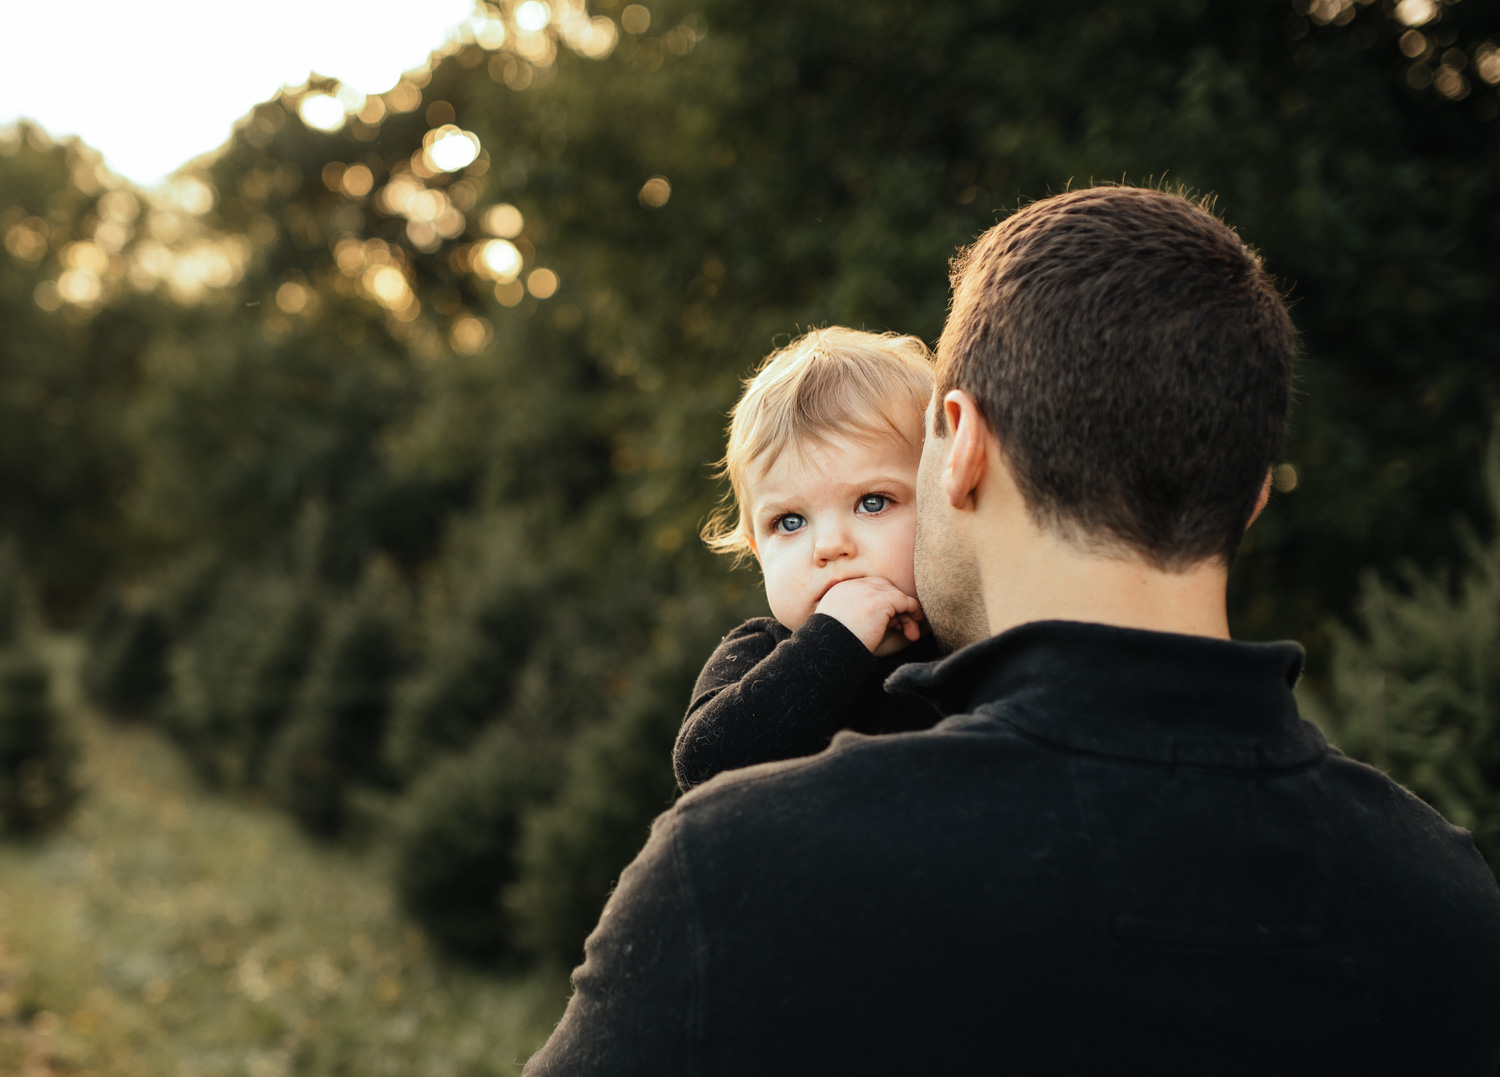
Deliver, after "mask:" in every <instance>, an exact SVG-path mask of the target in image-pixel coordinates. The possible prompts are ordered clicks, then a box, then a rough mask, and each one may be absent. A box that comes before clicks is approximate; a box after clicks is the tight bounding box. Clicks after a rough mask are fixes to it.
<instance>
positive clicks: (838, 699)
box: [672, 327, 939, 790]
mask: <svg viewBox="0 0 1500 1077" xmlns="http://www.w3.org/2000/svg"><path fill="white" fill-rule="evenodd" d="M931 392H932V372H931V358H930V356H929V355H928V352H927V349H926V347H925V346H924V345H923V344H922V342H921V341H919V340H917V339H916V338H915V337H903V336H897V335H896V334H894V333H886V334H875V333H864V332H859V331H857V330H853V329H845V328H838V327H834V328H828V329H820V330H816V331H814V332H811V333H808V334H806V335H805V336H803V337H800V338H799V339H797V340H794V341H792V343H790V344H788V345H787V346H786V347H785V348H783V349H781V350H780V351H777V352H775V353H773V354H772V355H770V356H768V357H767V358H766V360H765V362H763V363H762V364H761V366H760V367H759V369H758V370H757V371H756V373H755V375H754V376H753V377H752V378H751V379H750V380H749V382H747V383H746V386H745V392H744V394H743V395H742V396H741V397H740V401H739V403H738V404H736V405H735V407H734V410H733V411H732V412H731V413H730V423H729V448H728V450H727V452H726V453H725V456H724V461H723V469H722V475H723V476H727V477H728V479H729V485H730V490H729V493H728V494H727V495H726V497H725V502H724V504H723V505H722V506H721V508H720V510H719V512H718V513H716V514H715V516H714V517H713V518H712V519H711V520H710V521H709V523H708V525H707V526H706V527H705V528H704V533H703V537H704V540H705V541H706V542H707V543H708V545H709V546H710V547H711V548H713V549H715V550H718V551H720V552H722V553H728V554H732V555H735V556H736V557H741V558H742V557H745V556H747V555H753V556H754V557H755V559H756V560H757V561H758V562H759V564H760V569H761V574H762V577H763V578H764V580H765V586H766V597H767V598H768V599H769V600H770V605H771V613H772V614H773V615H774V619H773V618H772V617H756V618H753V619H752V620H749V621H746V622H745V623H744V624H742V625H740V627H738V628H736V629H735V630H734V631H732V632H730V633H729V635H727V636H725V637H724V639H723V641H722V642H721V643H720V644H719V646H718V648H717V649H716V650H715V651H714V653H713V655H712V656H711V657H710V658H709V660H708V664H707V665H706V666H704V668H703V672H702V673H701V674H699V676H698V683H697V686H696V687H695V688H694V689H693V698H692V702H691V704H690V706H689V707H688V712H687V717H686V718H685V719H684V720H683V723H682V730H681V732H679V733H678V735H677V746H676V748H675V749H674V751H673V753H672V762H673V766H674V768H675V769H676V772H677V782H678V784H679V785H680V786H681V787H682V788H683V789H684V790H687V789H689V788H691V787H692V786H695V785H698V784H700V783H702V782H705V781H707V780H708V779H709V778H711V777H713V776H714V775H715V774H717V773H719V772H720V771H723V770H729V769H732V768H735V767H745V766H750V765H751V764H753V763H765V762H769V761H771V760H775V759H790V758H793V757H795V756H801V755H811V754H813V753H815V752H818V751H821V750H822V749H823V748H824V747H826V746H827V745H828V742H829V741H830V740H831V739H832V738H833V735H834V734H835V733H836V732H838V731H839V730H840V729H853V730H857V731H858V732H861V733H890V732H898V731H902V730H912V729H925V728H928V727H930V726H931V725H933V723H935V722H936V721H937V720H938V717H939V716H938V713H937V712H936V711H935V710H933V709H932V707H931V706H930V705H929V704H928V703H926V702H925V701H923V700H920V699H916V698H915V697H908V696H894V695H887V694H886V692H885V690H884V689H883V688H882V687H881V686H882V684H883V683H884V681H885V678H886V677H887V676H888V675H889V674H890V673H892V672H893V671H894V670H895V669H896V668H897V667H898V666H900V665H902V664H904V663H906V662H911V661H930V660H932V659H934V658H937V657H939V651H938V648H937V645H936V643H935V642H934V641H933V640H932V638H931V636H930V635H929V634H927V633H926V632H925V631H924V629H925V625H924V623H923V617H922V608H921V606H920V605H918V603H917V600H916V597H915V595H916V584H915V582H914V579H913V569H912V544H913V541H914V538H915V534H916V521H917V507H916V480H917V463H918V460H919V459H920V457H921V452H922V424H923V421H924V414H925V411H926V407H927V400H928V397H929V396H930V395H931Z"/></svg>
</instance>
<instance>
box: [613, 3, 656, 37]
mask: <svg viewBox="0 0 1500 1077" xmlns="http://www.w3.org/2000/svg"><path fill="white" fill-rule="evenodd" d="M620 25H621V26H623V27H624V28H625V32H626V33H627V34H644V33H645V32H646V31H647V30H649V29H651V9H650V8H648V7H646V5H645V4H631V5H629V6H628V7H626V9H625V10H624V11H622V12H620Z"/></svg>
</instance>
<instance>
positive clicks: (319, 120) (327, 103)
mask: <svg viewBox="0 0 1500 1077" xmlns="http://www.w3.org/2000/svg"><path fill="white" fill-rule="evenodd" d="M297 115H299V116H301V117H302V122H303V123H305V124H307V126H309V127H311V128H314V129H316V130H318V131H337V130H338V129H339V128H340V127H342V126H344V106H343V104H342V103H340V101H339V99H338V98H337V97H334V96H332V95H330V94H326V93H310V94H308V95H307V96H306V97H304V98H303V99H302V103H301V104H299V105H298V106H297Z"/></svg>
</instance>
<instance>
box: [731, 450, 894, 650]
mask: <svg viewBox="0 0 1500 1077" xmlns="http://www.w3.org/2000/svg"><path fill="white" fill-rule="evenodd" d="M918 459H919V454H918V453H917V452H916V451H915V450H913V449H912V448H911V447H910V446H909V445H906V444H904V443H902V442H901V441H899V440H898V439H896V438H894V437H892V438H887V439H882V440H880V441H878V442H875V443H873V444H865V443H863V442H858V441H844V440H840V441H837V442H834V443H833V444H832V445H831V446H829V447H828V448H819V447H809V448H805V449H803V450H802V451H800V452H794V451H788V452H784V453H782V454H781V457H780V458H779V459H778V460H777V461H776V463H775V464H773V465H772V466H771V467H770V468H769V469H768V470H767V471H766V473H765V474H764V475H762V476H760V478H759V479H758V480H757V481H753V482H751V483H749V484H748V490H747V494H748V497H747V507H748V509H749V519H750V525H751V528H752V545H753V546H754V548H755V556H756V558H757V559H758V560H759V561H760V569H761V572H762V574H763V575H764V576H765V581H766V597H767V598H769V599H770V601H771V612H772V614H774V615H775V617H776V619H777V620H778V621H780V622H781V623H782V624H783V625H785V626H786V627H787V628H792V629H795V628H797V627H799V626H800V625H801V624H802V622H803V621H805V620H807V619H808V617H810V616H812V613H813V610H814V609H816V608H817V605H818V601H819V600H820V599H821V598H822V597H823V595H824V594H825V593H827V591H828V589H829V588H830V587H832V586H833V585H834V584H836V583H842V582H843V581H844V580H852V579H855V578H857V577H860V576H880V577H883V578H884V579H886V580H889V581H890V582H891V583H892V584H894V585H895V586H896V587H897V588H899V589H900V590H902V591H904V592H905V593H906V594H908V595H911V596H913V597H915V596H916V593H917V585H916V580H915V578H914V574H913V571H912V542H913V540H914V538H915V535H916V526H917V505H916V482H917V462H918Z"/></svg>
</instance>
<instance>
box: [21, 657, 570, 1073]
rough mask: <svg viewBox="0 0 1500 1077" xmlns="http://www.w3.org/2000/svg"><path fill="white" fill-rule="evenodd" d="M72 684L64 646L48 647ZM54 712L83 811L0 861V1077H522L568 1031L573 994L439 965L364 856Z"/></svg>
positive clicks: (89, 723) (82, 715)
mask: <svg viewBox="0 0 1500 1077" xmlns="http://www.w3.org/2000/svg"><path fill="white" fill-rule="evenodd" d="M51 655H52V657H53V658H54V659H55V660H56V661H55V664H56V665H57V667H58V668H59V670H60V671H61V672H66V671H68V670H70V668H71V666H72V664H73V663H72V661H71V659H72V658H73V657H74V652H73V650H72V645H71V643H69V642H57V643H54V644H52V645H51ZM60 684H61V687H62V690H61V691H60V693H59V703H60V705H61V706H62V707H63V708H64V709H65V711H66V712H67V713H68V714H69V715H70V717H71V718H72V720H73V725H74V727H75V729H76V731H77V733H78V736H79V739H80V741H81V742H82V745H83V749H84V762H83V777H84V782H85V784H86V786H87V789H88V793H87V796H86V799H85V800H84V802H83V803H82V805H81V806H80V808H79V810H78V811H77V812H76V813H75V815H74V817H73V819H72V820H71V822H70V824H69V825H68V826H67V827H66V828H65V829H64V830H63V831H61V832H60V833H57V834H55V835H52V836H51V837H49V838H48V839H47V840H46V841H45V842H43V843H40V844H37V845H19V846H18V845H8V846H0V1074H5V1075H7V1077H9V1075H12V1074H14V1075H18V1077H21V1075H24V1077H41V1075H45V1074H56V1075H61V1074H69V1075H73V1074H78V1075H83V1074H89V1075H99V1077H137V1075H139V1077H218V1075H226V1077H230V1075H232V1077H241V1075H243V1077H290V1075H293V1074H297V1075H301V1074H307V1075H317V1077H322V1075H325V1074H329V1075H332V1074H338V1075H347V1077H362V1075H365V1074H370V1075H384V1074H392V1075H395V1074H400V1075H402V1077H407V1075H410V1077H427V1075H431V1077H471V1075H472V1077H478V1075H489V1074H514V1073H517V1072H518V1071H519V1069H520V1063H521V1061H523V1060H524V1059H525V1058H526V1056H527V1055H528V1054H529V1053H530V1052H531V1051H532V1050H533V1049H535V1047H536V1046H538V1045H539V1044H540V1043H541V1041H542V1040H543V1039H545V1037H546V1034H547V1030H548V1029H549V1028H550V1026H551V1024H552V1023H553V1022H554V1021H555V1020H556V1018H557V1016H558V1015H559V1014H560V1013H561V1011H562V1006H563V1004H564V1002H565V1000H566V996H567V984H566V982H565V979H564V978H563V977H561V976H559V975H555V974H552V975H543V974H538V975H535V976H531V977H527V978H515V979H509V980H506V979H498V978H494V977H486V976H480V975H477V974H474V973H472V972H467V971H465V970H461V969H454V968H451V967H448V966H445V965H443V964H441V963H440V962H438V961H437V960H436V959H435V958H434V956H433V955H432V954H431V953H430V951H429V949H428V947H427V945H426V943H425V940H424V939H423V937H422V935H421V933H420V932H418V931H417V930H416V929H415V928H413V927H411V926H410V925H409V924H408V923H407V922H405V921H404V920H403V919H402V917H401V916H400V915H399V913H398V912H397V911H396V910H395V909H394V908H393V905H392V901H391V897H390V888H389V885H388V883H387V881H386V878H385V876H384V874H383V873H382V872H381V871H380V869H379V867H378V865H377V864H376V863H375V862H374V861H373V860H372V858H371V857H369V856H364V855H359V854H354V853H350V852H348V851H344V850H336V849H335V850H330V849H327V848H324V847H320V846H317V845H315V844H312V843H310V842H308V841H307V840H306V839H305V838H303V837H302V836H301V835H300V834H299V833H298V832H297V831H296V830H295V829H294V828H293V827H292V825H291V824H290V823H289V822H288V821H287V820H286V819H285V818H284V817H282V816H280V815H278V814H276V813H273V812H271V811H268V810H261V809H258V808H256V807H254V806H252V805H249V804H246V803H244V802H242V801H238V800H235V799H232V798H225V797H215V796H211V795H208V794H205V793H204V792H202V791H201V790H200V789H199V788H197V787H196V786H195V784H194V782H193V780H192V778H191V777H190V776H189V774H188V773H187V770H186V768H185V766H184V765H183V763H182V761H181V760H180V759H179V758H178V756H177V755H176V754H175V751H174V750H173V749H172V748H171V747H170V746H168V745H167V744H165V743H164V742H163V741H162V740H161V739H160V738H159V737H158V736H157V735H156V734H154V733H152V732H150V731H149V730H145V729H133V728H120V727H117V726H114V725H111V724H108V723H105V722H103V721H100V720H99V719H97V718H95V717H93V716H92V715H89V714H87V713H86V712H84V711H83V710H82V709H81V708H80V707H78V706H77V700H76V695H75V694H74V693H73V692H72V691H71V690H70V689H71V681H70V680H65V679H62V678H60Z"/></svg>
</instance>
